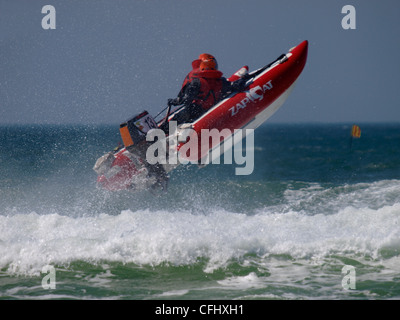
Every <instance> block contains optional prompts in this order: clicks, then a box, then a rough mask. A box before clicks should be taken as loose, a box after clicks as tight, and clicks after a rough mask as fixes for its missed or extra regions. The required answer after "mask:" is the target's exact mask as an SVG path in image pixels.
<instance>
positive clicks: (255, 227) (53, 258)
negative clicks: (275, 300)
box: [0, 203, 400, 281]
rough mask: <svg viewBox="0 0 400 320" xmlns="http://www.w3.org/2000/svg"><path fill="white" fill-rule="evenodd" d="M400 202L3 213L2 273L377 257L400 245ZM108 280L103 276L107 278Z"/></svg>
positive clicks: (0, 222)
mask: <svg viewBox="0 0 400 320" xmlns="http://www.w3.org/2000/svg"><path fill="white" fill-rule="evenodd" d="M399 214H400V204H399V203H396V204H394V205H387V206H384V207H382V208H378V209H371V208H355V207H352V206H348V207H345V208H344V209H340V210H339V211H338V212H336V213H335V214H329V215H324V214H314V215H307V214H304V213H303V212H301V211H300V212H296V211H289V212H284V213H274V212H270V211H269V209H266V210H264V211H263V212H260V213H258V214H256V215H253V216H248V215H245V214H238V213H232V212H227V211H223V210H213V211H212V212H210V213H209V214H207V215H194V214H191V213H190V212H185V211H179V210H177V211H175V212H167V211H154V212H151V211H148V210H142V211H136V212H134V211H131V210H126V211H123V212H121V214H119V215H116V216H112V215H107V214H101V215H98V216H94V217H68V216H62V215H58V214H49V215H39V214H36V213H29V214H14V215H12V216H0V269H6V270H7V272H9V273H16V274H36V275H39V273H40V270H41V269H42V267H43V266H45V265H48V264H50V265H66V266H67V265H68V264H69V263H71V262H73V261H77V260H83V261H87V262H89V263H101V261H119V262H123V263H130V262H131V263H135V264H139V265H158V264H161V263H164V262H166V263H170V264H173V265H188V264H193V263H196V262H197V261H198V258H199V257H204V258H206V259H208V261H209V262H208V265H207V267H206V269H205V271H206V272H212V271H213V270H214V269H215V268H219V267H223V266H224V265H225V264H226V263H228V262H229V261H230V260H231V259H242V258H243V257H245V256H246V254H256V255H257V256H258V257H261V258H262V257H266V256H270V255H273V254H278V255H279V254H288V255H290V256H291V257H294V258H306V259H310V258H311V259H318V258H319V257H324V256H326V255H329V254H332V253H345V252H354V253H359V254H365V255H369V256H371V257H373V258H379V254H380V250H382V249H384V248H393V247H394V248H399V246H400V228H399V219H398V217H399ZM108 279H109V275H107V274H105V278H104V279H98V280H99V281H107V280H108Z"/></svg>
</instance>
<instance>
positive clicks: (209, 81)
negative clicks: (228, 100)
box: [182, 60, 222, 110]
mask: <svg viewBox="0 0 400 320" xmlns="http://www.w3.org/2000/svg"><path fill="white" fill-rule="evenodd" d="M200 63H201V60H194V61H193V62H192V67H193V70H192V71H191V72H189V73H188V75H187V76H186V78H185V80H184V82H183V84H182V90H184V88H185V87H186V86H187V85H188V84H189V83H190V82H192V81H200V92H199V94H198V96H197V97H196V99H194V100H193V101H192V103H193V104H197V105H200V106H201V107H202V108H203V109H204V110H208V109H210V108H211V107H212V106H213V105H215V104H216V103H217V102H219V101H220V98H221V91H222V72H221V71H219V70H203V71H201V70H200V69H199V66H200Z"/></svg>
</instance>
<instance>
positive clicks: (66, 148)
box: [0, 124, 400, 300]
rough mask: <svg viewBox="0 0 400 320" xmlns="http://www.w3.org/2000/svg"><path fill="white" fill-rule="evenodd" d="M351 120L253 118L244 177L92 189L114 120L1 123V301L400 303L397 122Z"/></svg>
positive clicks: (214, 172) (223, 174)
mask: <svg viewBox="0 0 400 320" xmlns="http://www.w3.org/2000/svg"><path fill="white" fill-rule="evenodd" d="M360 126H361V130H362V135H361V138H360V139H354V140H353V141H352V143H350V128H351V125H350V124H329V125H328V124H318V125H317V124H310V125H278V124H272V125H270V124H269V125H268V124H267V125H263V126H262V127H260V128H258V129H257V130H256V131H255V146H254V157H255V163H254V171H253V173H252V174H251V175H245V176H237V175H235V168H236V165H235V164H231V165H224V164H221V165H214V164H211V165H209V166H207V167H205V168H202V169H199V168H197V167H196V166H183V167H181V168H179V169H178V170H177V171H175V172H173V173H172V174H171V179H170V184H169V188H168V191H167V192H166V193H163V194H159V195H157V196H155V195H152V194H150V193H145V192H141V193H138V194H132V193H129V192H125V191H124V192H118V193H111V192H107V191H104V190H100V189H99V188H97V187H96V174H95V172H94V171H93V170H92V167H93V165H94V162H95V161H96V159H97V158H98V157H99V156H101V155H102V154H103V153H104V152H107V151H109V150H111V149H113V148H114V147H115V146H116V145H118V143H119V142H120V137H119V132H118V126H62V127H58V126H37V125H32V126H3V127H0V299H5V300H7V299H117V300H123V299H135V300H164V299H165V300H198V299H200V300H203V299H218V300H219V299H227V300H232V299H239V300H241V299H243V300H258V299H266V300H271V299H272V300H275V299H279V300H281V299H289V300H301V299H324V300H331V299H343V300H347V299H399V298H400V251H399V250H400V226H399V223H400V219H399V218H400V125H399V124H361V125H360ZM349 266H350V267H351V268H352V270H353V271H354V272H353V273H352V274H350V273H346V272H345V271H344V269H343V268H344V267H347V268H348V267H349ZM49 267H50V268H52V270H53V271H54V273H53V274H52V273H51V272H50V273H49V271H48V270H49V269H48V268H49ZM43 268H45V269H43ZM46 268H47V269H46ZM43 270H45V271H43ZM49 275H54V278H51V279H50V278H49V277H48V276H49ZM350 276H351V279H349V277H350ZM47 280H48V281H47ZM50 283H53V284H54V285H55V287H54V288H48V287H47V286H46V285H47V284H50ZM346 283H347V284H350V283H351V284H354V286H355V287H354V288H347V287H346Z"/></svg>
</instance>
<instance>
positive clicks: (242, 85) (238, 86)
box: [232, 78, 247, 91]
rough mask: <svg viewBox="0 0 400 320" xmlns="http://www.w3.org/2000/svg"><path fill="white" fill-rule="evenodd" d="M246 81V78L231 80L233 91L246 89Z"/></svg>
mask: <svg viewBox="0 0 400 320" xmlns="http://www.w3.org/2000/svg"><path fill="white" fill-rule="evenodd" d="M246 82H247V79H245V78H240V79H238V80H236V81H235V82H232V88H233V90H234V91H243V90H244V89H246Z"/></svg>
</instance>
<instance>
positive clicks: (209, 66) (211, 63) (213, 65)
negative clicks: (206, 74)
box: [200, 60, 218, 71]
mask: <svg viewBox="0 0 400 320" xmlns="http://www.w3.org/2000/svg"><path fill="white" fill-rule="evenodd" d="M200 70H201V71H203V70H218V65H217V62H216V61H215V60H204V61H202V62H201V63H200Z"/></svg>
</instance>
